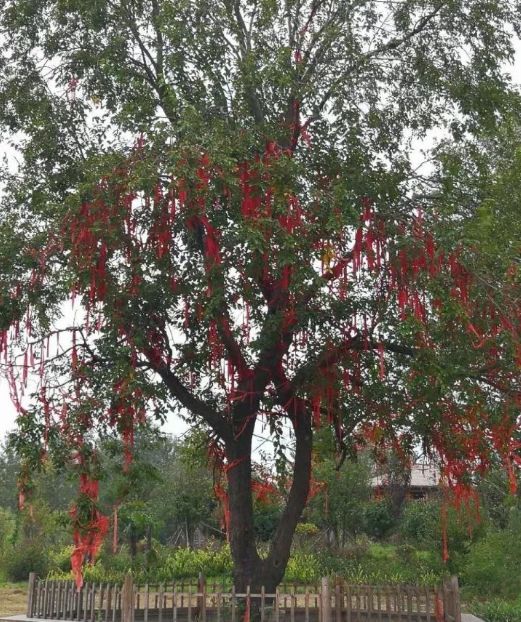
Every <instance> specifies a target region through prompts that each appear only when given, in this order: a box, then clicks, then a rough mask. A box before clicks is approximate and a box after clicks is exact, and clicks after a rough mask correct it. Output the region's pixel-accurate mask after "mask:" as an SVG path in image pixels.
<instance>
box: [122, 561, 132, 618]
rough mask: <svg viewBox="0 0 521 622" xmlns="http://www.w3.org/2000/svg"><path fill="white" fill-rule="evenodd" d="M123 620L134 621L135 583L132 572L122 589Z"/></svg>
mask: <svg viewBox="0 0 521 622" xmlns="http://www.w3.org/2000/svg"><path fill="white" fill-rule="evenodd" d="M121 622H134V583H133V581H132V575H131V574H130V572H129V573H128V574H127V575H126V577H125V581H124V582H123V589H122V590H121Z"/></svg>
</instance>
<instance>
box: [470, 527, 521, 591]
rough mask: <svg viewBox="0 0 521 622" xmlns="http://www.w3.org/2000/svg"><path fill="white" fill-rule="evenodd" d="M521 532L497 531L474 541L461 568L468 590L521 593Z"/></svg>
mask: <svg viewBox="0 0 521 622" xmlns="http://www.w3.org/2000/svg"><path fill="white" fill-rule="evenodd" d="M520 535H521V534H519V533H516V532H514V531H513V530H511V529H506V530H504V531H495V532H491V533H489V534H487V536H485V537H484V538H483V539H482V540H480V541H479V542H476V543H474V544H473V545H472V547H471V548H470V551H469V553H468V555H467V557H466V560H465V565H464V566H463V570H462V580H463V584H464V585H465V588H466V590H467V592H469V593H470V594H475V595H476V596H478V595H479V596H484V595H491V596H501V597H504V598H515V597H516V596H518V595H519V594H520V593H521V569H520V565H519V560H520V559H521V537H520Z"/></svg>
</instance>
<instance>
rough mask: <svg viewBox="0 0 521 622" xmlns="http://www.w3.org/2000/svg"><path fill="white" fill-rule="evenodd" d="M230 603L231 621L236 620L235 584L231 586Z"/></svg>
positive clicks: (234, 621)
mask: <svg viewBox="0 0 521 622" xmlns="http://www.w3.org/2000/svg"><path fill="white" fill-rule="evenodd" d="M231 604H232V622H236V619H235V615H236V607H237V599H236V596H235V585H234V586H233V587H232V598H231Z"/></svg>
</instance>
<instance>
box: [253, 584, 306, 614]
mask: <svg viewBox="0 0 521 622" xmlns="http://www.w3.org/2000/svg"><path fill="white" fill-rule="evenodd" d="M262 589H264V588H262ZM261 622H263V621H262V620H261ZM304 622H309V588H308V587H306V592H305V594H304Z"/></svg>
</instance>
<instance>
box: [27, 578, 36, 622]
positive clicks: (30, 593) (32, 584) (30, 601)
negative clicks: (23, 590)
mask: <svg viewBox="0 0 521 622" xmlns="http://www.w3.org/2000/svg"><path fill="white" fill-rule="evenodd" d="M35 588H36V573H35V572H30V573H29V586H28V588H27V612H26V613H27V617H28V618H32V617H33V609H34V594H35Z"/></svg>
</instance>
